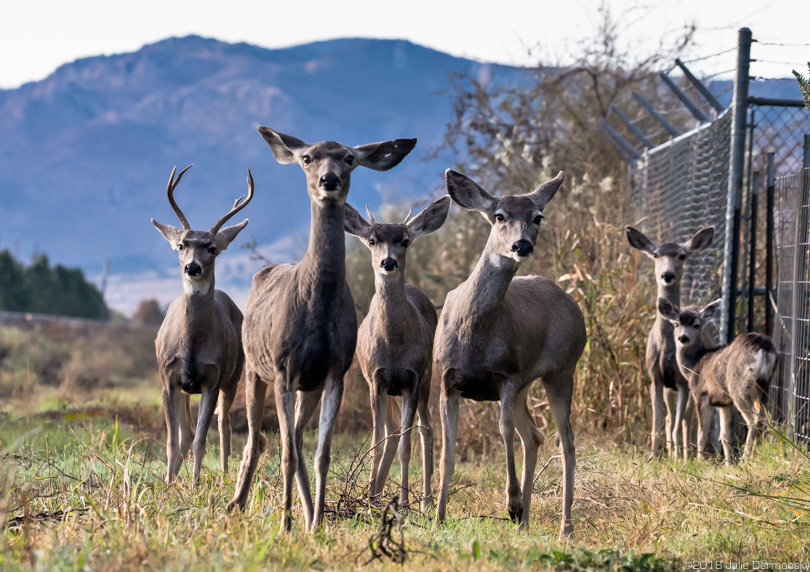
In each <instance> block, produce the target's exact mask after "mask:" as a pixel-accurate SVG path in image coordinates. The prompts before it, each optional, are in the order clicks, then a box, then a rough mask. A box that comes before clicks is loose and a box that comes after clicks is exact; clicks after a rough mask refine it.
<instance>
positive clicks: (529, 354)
mask: <svg viewBox="0 0 810 572" xmlns="http://www.w3.org/2000/svg"><path fill="white" fill-rule="evenodd" d="M563 178H564V174H563V173H562V172H560V173H559V174H558V175H557V177H555V178H554V179H552V180H551V181H548V182H546V183H544V184H543V185H541V186H540V187H538V188H537V189H536V190H535V191H534V192H531V193H528V194H523V195H510V196H504V197H493V196H492V195H490V194H489V193H487V192H486V191H485V190H484V189H482V188H481V187H480V186H478V185H477V184H476V183H475V182H474V181H473V180H472V179H470V178H468V177H466V176H464V175H462V174H461V173H457V172H455V171H452V170H448V171H447V172H446V175H445V182H446V185H447V192H448V193H449V194H450V196H451V197H452V199H453V201H454V202H455V203H456V204H458V205H459V206H461V207H462V208H464V209H467V210H472V211H478V212H480V213H481V214H482V215H484V218H485V219H486V220H487V221H488V222H489V223H490V224H491V225H492V228H491V230H490V233H489V239H488V240H487V244H486V246H485V247H484V251H483V252H482V253H481V257H480V258H479V259H478V264H477V265H476V267H475V269H474V270H473V272H472V274H470V276H469V278H467V280H466V281H464V282H462V283H461V285H459V286H458V288H456V289H455V290H453V291H452V292H450V293H449V294H448V295H447V299H446V301H445V304H444V309H443V310H442V315H441V317H440V319H439V326H438V329H437V330H436V340H435V347H434V351H433V362H434V366H433V368H434V370H435V371H436V372H437V373H438V375H439V377H440V379H441V399H440V404H439V412H440V414H441V421H442V458H441V485H440V491H439V503H438V508H437V513H436V518H437V520H438V521H439V522H443V521H444V519H445V516H446V511H447V499H448V494H449V485H450V478H451V477H452V475H453V469H454V464H455V447H456V433H457V430H458V407H459V397H464V398H467V399H473V400H475V401H500V403H501V417H500V423H499V427H500V433H501V437H502V439H503V444H504V448H505V450H506V501H507V507H508V510H509V516H510V517H511V518H512V520H515V521H519V522H520V526H521V528H527V527H528V525H529V508H530V505H531V499H532V489H533V488H534V471H535V468H536V465H537V455H538V450H539V448H540V445H541V444H542V442H543V435H542V433H541V431H540V429H539V428H538V427H537V425H536V424H535V422H534V419H533V418H532V414H531V412H530V411H529V407H528V404H527V398H528V393H529V388H530V387H531V386H532V384H533V382H534V381H535V380H536V379H538V378H539V379H542V380H543V385H544V387H545V389H546V395H547V396H548V402H549V407H550V409H551V414H552V416H553V417H554V423H555V424H556V426H557V435H558V437H559V443H560V449H561V452H562V458H563V517H562V524H561V529H560V539H561V540H562V539H565V538H567V537H570V536H571V534H572V531H573V527H572V524H571V505H572V504H573V500H574V465H575V458H574V457H575V450H574V432H573V430H572V429H571V423H570V420H569V417H570V413H571V398H572V395H573V391H574V370H575V369H576V365H577V361H578V360H579V356H580V355H581V354H582V351H583V349H584V348H585V342H586V340H587V335H586V332H585V319H584V317H583V316H582V311H581V310H580V309H579V306H577V303H576V302H575V301H574V299H573V298H571V296H569V295H568V294H566V293H565V292H564V291H563V290H562V289H561V288H560V287H559V286H557V285H556V284H555V283H554V282H553V281H551V280H548V279H546V278H543V277H540V276H521V277H517V278H515V273H516V272H517V270H518V268H519V267H520V264H521V263H522V262H523V261H524V260H526V259H527V258H528V257H529V256H530V255H531V254H532V252H533V251H534V246H535V244H536V242H537V234H538V231H539V230H540V221H541V220H542V218H543V209H544V208H545V207H546V205H547V204H548V202H549V201H550V200H551V199H552V197H554V194H555V193H556V192H557V189H558V188H559V187H560V185H561V184H562V182H563ZM516 429H517V432H518V435H520V439H521V441H522V442H523V482H522V484H519V483H518V480H517V475H516V473H515V450H514V436H515V430H516Z"/></svg>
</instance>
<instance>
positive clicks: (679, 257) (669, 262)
mask: <svg viewBox="0 0 810 572" xmlns="http://www.w3.org/2000/svg"><path fill="white" fill-rule="evenodd" d="M624 231H625V234H626V235H627V241H628V242H629V243H630V246H632V247H633V248H636V249H638V250H640V251H642V252H643V253H644V254H646V255H647V256H649V257H650V258H652V259H653V262H655V280H656V282H657V283H658V284H659V285H661V286H663V287H665V288H666V287H669V286H672V285H673V284H677V283H679V282H680V281H681V277H682V276H683V263H684V262H685V261H686V259H687V258H689V257H690V256H691V255H693V254H694V253H695V252H700V251H701V250H704V249H706V248H708V247H709V246H711V244H712V240H713V239H714V227H713V226H710V227H707V228H702V229H700V230H699V231H697V232H696V233H695V235H694V236H693V237H692V238H690V239H689V240H687V241H686V242H681V243H679V242H662V243H661V244H656V243H654V242H653V241H651V240H650V239H649V238H647V237H646V236H645V235H644V233H642V232H641V231H639V230H636V229H635V228H633V227H632V226H626V227H624Z"/></svg>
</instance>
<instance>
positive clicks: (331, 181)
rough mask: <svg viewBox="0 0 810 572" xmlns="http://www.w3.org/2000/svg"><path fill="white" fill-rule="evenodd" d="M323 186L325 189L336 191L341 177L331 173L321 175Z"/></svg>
mask: <svg viewBox="0 0 810 572" xmlns="http://www.w3.org/2000/svg"><path fill="white" fill-rule="evenodd" d="M321 186H322V187H323V188H324V190H325V191H334V190H337V188H338V187H339V186H340V177H338V176H337V175H335V174H333V173H329V174H326V175H324V176H323V177H321Z"/></svg>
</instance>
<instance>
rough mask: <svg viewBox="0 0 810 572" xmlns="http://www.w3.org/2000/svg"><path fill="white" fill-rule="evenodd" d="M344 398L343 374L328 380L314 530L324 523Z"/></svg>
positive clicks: (317, 459) (317, 464)
mask: <svg viewBox="0 0 810 572" xmlns="http://www.w3.org/2000/svg"><path fill="white" fill-rule="evenodd" d="M342 400H343V376H340V377H334V378H331V379H328V380H327V381H326V387H324V390H323V403H322V404H321V418H320V424H319V426H318V450H317V451H316V453H315V517H314V520H313V523H312V527H311V528H310V529H309V530H310V532H313V531H314V530H315V529H316V528H320V527H321V525H322V524H323V512H324V506H325V503H326V477H327V475H328V474H329V462H330V460H331V459H330V457H331V452H332V434H333V433H334V431H335V421H337V414H338V410H339V409H340V402H341V401H342Z"/></svg>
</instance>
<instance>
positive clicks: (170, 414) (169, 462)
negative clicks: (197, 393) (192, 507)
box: [163, 384, 183, 485]
mask: <svg viewBox="0 0 810 572" xmlns="http://www.w3.org/2000/svg"><path fill="white" fill-rule="evenodd" d="M163 414H164V416H165V417H166V431H167V432H168V435H167V437H166V484H167V485H170V484H172V482H174V479H175V477H176V476H177V473H178V472H179V471H180V465H181V464H182V462H183V456H182V455H181V454H180V445H179V443H178V438H179V437H180V421H181V419H180V417H181V414H180V394H179V392H178V391H177V390H176V389H173V388H171V387H168V388H167V387H166V384H164V386H163Z"/></svg>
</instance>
